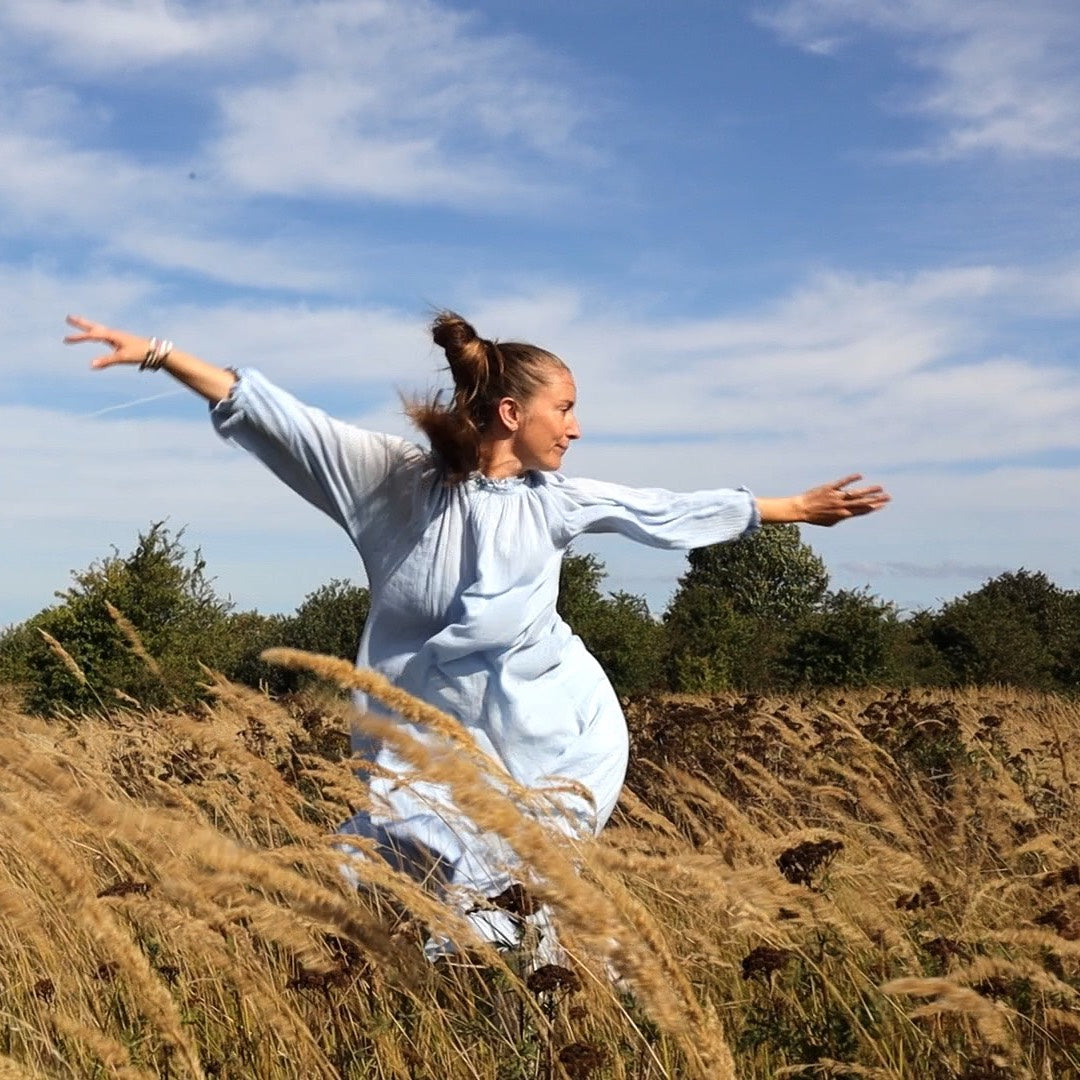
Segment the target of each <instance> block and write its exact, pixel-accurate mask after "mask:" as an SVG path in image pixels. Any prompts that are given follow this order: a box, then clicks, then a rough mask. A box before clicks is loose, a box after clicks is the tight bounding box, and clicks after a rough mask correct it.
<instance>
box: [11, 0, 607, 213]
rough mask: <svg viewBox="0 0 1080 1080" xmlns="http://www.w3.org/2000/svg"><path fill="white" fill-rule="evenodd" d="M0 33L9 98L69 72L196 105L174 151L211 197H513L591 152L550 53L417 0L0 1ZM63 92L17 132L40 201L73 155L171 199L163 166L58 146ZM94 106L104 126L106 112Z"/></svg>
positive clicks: (52, 92)
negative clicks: (193, 165) (194, 166)
mask: <svg viewBox="0 0 1080 1080" xmlns="http://www.w3.org/2000/svg"><path fill="white" fill-rule="evenodd" d="M0 32H2V33H4V34H5V35H6V38H7V40H6V42H5V44H3V45H2V46H0V50H2V51H0V55H4V54H6V55H7V58H8V59H9V61H10V63H11V65H12V66H13V67H14V68H15V69H16V70H17V71H18V75H17V76H13V75H10V74H9V76H8V79H7V82H8V83H9V86H8V91H9V96H10V94H12V93H14V94H15V95H16V96H17V97H21V98H23V99H27V98H38V97H45V98H49V99H50V100H59V99H60V98H62V97H63V93H64V92H63V91H62V90H60V89H57V88H58V87H62V86H63V85H64V84H65V83H69V82H71V81H75V82H76V83H78V82H80V81H82V82H84V83H88V84H89V85H91V86H94V87H95V88H96V89H98V90H99V91H100V90H102V89H108V88H124V87H127V88H128V89H134V88H135V87H138V88H140V90H143V91H144V92H146V93H147V94H149V95H151V96H153V95H154V94H160V93H167V94H171V95H173V96H180V97H181V98H185V99H187V100H188V101H189V102H190V103H191V104H196V103H198V104H199V105H200V107H203V108H206V109H208V110H209V112H208V119H207V123H206V124H205V125H204V130H203V133H202V136H201V138H199V139H198V140H197V142H196V144H195V145H186V146H185V144H184V143H183V142H182V141H178V142H177V144H176V145H175V146H174V151H175V152H184V151H185V150H186V153H187V155H188V158H189V160H191V161H192V162H198V165H199V169H200V170H202V171H205V172H207V173H209V174H211V175H213V176H214V178H215V188H216V189H218V196H219V197H221V196H224V198H225V199H228V198H236V197H238V196H244V195H250V194H252V193H257V194H263V195H266V194H269V195H286V196H295V195H303V196H326V195H329V196H338V197H341V196H349V197H355V196H363V197H369V198H376V199H383V200H387V201H391V202H407V203H412V202H424V203H428V204H435V205H443V206H447V205H448V206H456V207H470V208H483V209H491V208H492V207H493V206H495V205H497V204H505V205H513V206H514V208H515V210H517V211H518V212H520V211H522V210H523V209H524V208H525V207H526V206H529V205H532V204H533V203H535V202H537V201H538V200H541V199H544V198H547V197H549V196H550V195H552V193H553V192H555V191H557V190H558V189H559V181H558V179H557V176H556V172H557V170H553V169H552V166H553V164H557V163H559V162H563V163H564V164H566V165H572V166H573V167H574V168H575V169H580V168H581V167H582V166H583V165H585V164H596V163H597V161H598V160H599V158H598V155H597V152H596V151H595V149H593V148H592V147H591V146H590V145H589V142H588V140H587V139H586V138H585V137H584V135H583V125H584V123H585V121H586V120H587V119H588V116H587V113H588V109H587V108H586V107H585V106H584V105H583V104H582V103H581V102H580V101H578V100H575V96H574V93H573V91H572V90H570V89H569V86H570V81H571V80H570V77H569V76H570V74H571V73H570V72H569V70H568V68H567V66H566V65H565V64H563V63H561V62H560V61H559V60H558V59H557V58H555V57H553V56H551V55H544V54H543V53H542V52H541V51H540V50H538V49H537V48H536V47H535V46H534V45H533V44H532V43H530V42H527V41H525V40H523V39H519V38H516V37H513V36H508V35H498V34H494V33H491V32H488V31H485V30H484V29H483V28H482V27H481V26H480V25H479V23H478V22H477V21H476V20H475V19H471V18H469V17H467V16H465V15H462V14H460V13H457V12H454V11H452V10H451V9H449V8H447V7H446V6H444V5H440V4H436V3H433V2H430V0H398V2H394V3H390V2H388V0H323V2H321V3H319V2H315V0H296V2H287V0H273V2H270V3H266V2H264V0H259V2H257V3H256V2H255V0H231V2H230V3H228V4H226V5H224V6H223V7H219V8H211V7H210V6H203V5H190V6H187V7H184V6H180V5H167V4H165V3H161V2H159V3H152V4H148V5H147V4H138V3H132V2H131V0H79V2H77V3H71V2H64V0H42V2H40V3H39V2H37V0H33V2H30V0H18V2H15V3H13V4H10V5H7V6H6V7H5V8H4V10H3V11H0ZM42 48H44V52H45V55H46V56H47V57H49V58H50V59H51V62H52V66H51V68H50V66H49V65H40V64H38V65H35V66H34V67H32V68H31V67H30V65H28V64H26V62H25V61H26V56H27V54H28V53H29V52H31V51H32V52H33V53H34V54H35V55H38V56H40V54H41V49H42ZM579 79H580V76H579ZM50 80H51V82H50ZM70 104H71V106H72V107H71V108H69V109H68V110H66V114H65V111H64V110H59V111H56V110H54V111H52V112H51V113H50V115H49V117H48V119H49V120H50V121H51V128H52V130H51V135H52V140H51V141H50V143H49V144H48V145H45V146H41V147H35V146H33V145H29V146H24V149H29V150H30V151H31V152H34V151H40V152H38V153H33V158H34V160H35V163H36V170H37V171H38V172H39V173H40V174H42V178H43V179H44V180H45V181H46V183H45V184H44V186H43V188H41V189H40V190H36V189H37V185H34V188H35V191H34V192H33V193H32V194H34V195H35V197H36V198H38V199H49V197H50V195H52V193H53V192H54V191H55V188H56V181H57V177H56V176H55V175H54V174H55V173H56V172H59V171H60V170H64V168H65V164H66V163H67V161H68V159H71V158H72V157H73V156H77V157H79V158H81V160H75V161H73V162H71V164H74V165H75V166H76V167H77V171H76V173H75V176H82V177H86V176H94V177H95V178H96V181H97V182H99V183H101V184H102V185H103V186H104V188H105V189H106V190H108V191H111V193H112V196H113V197H112V199H111V201H112V203H113V204H114V205H122V206H127V207H130V205H131V202H130V201H129V200H126V199H120V200H118V199H117V196H118V195H121V194H122V188H128V189H134V188H135V187H136V186H137V181H138V180H139V178H140V176H144V177H145V180H146V181H149V182H150V184H148V185H147V186H146V187H145V188H143V197H141V198H139V199H137V200H136V203H135V205H136V206H142V205H145V203H146V201H147V199H146V193H148V192H154V191H157V192H158V195H159V197H158V199H157V200H156V201H157V202H158V204H159V205H165V204H166V203H175V202H176V201H177V200H176V199H175V196H176V195H179V194H180V192H179V191H177V190H171V191H169V190H167V191H165V192H161V191H160V188H158V187H157V186H156V184H155V183H154V182H155V181H160V180H164V179H167V177H166V175H165V174H164V171H163V170H161V169H157V170H149V169H147V168H146V166H145V164H141V163H140V162H139V161H138V160H137V159H136V158H135V157H125V156H123V155H120V154H117V153H111V154H102V153H98V154H94V153H91V152H86V151H83V152H82V153H81V155H76V154H75V151H76V147H78V146H79V145H80V143H81V142H82V140H83V138H84V136H85V126H83V125H84V124H85V121H86V117H85V115H83V116H79V115H78V113H79V112H80V111H81V108H82V106H81V105H80V104H79V102H78V101H77V100H74V101H72V102H71V103H70ZM23 115H24V114H23V110H21V109H17V108H11V109H8V110H7V124H8V131H7V135H8V137H9V139H11V140H15V141H17V140H18V139H19V138H20V137H21V138H22V139H23V141H24V143H25V142H26V141H27V140H28V139H29V138H30V137H31V136H32V135H39V134H40V132H39V131H38V127H39V126H40V121H41V120H42V117H41V115H40V110H38V113H37V114H35V116H34V117H31V119H30V121H29V122H27V121H26V120H25V119H20V118H22V117H23ZM35 120H36V121H37V123H35V122H34V121H35ZM97 120H98V123H99V124H101V125H102V126H103V128H106V129H107V127H108V114H107V113H103V114H102V115H99V116H98V117H97ZM80 122H81V123H80ZM61 131H66V132H68V133H69V138H70V144H71V145H70V146H67V147H65V146H64V145H62V142H61V138H60V132H61ZM14 149H17V148H16V147H10V148H9V150H14ZM5 156H7V155H5ZM9 160H22V159H21V157H18V156H15V157H10V158H9ZM541 163H544V164H545V165H546V167H545V168H544V169H539V168H536V166H537V165H538V164H541ZM102 166H104V167H102ZM118 170H119V172H118ZM155 173H156V175H155ZM178 178H179V174H177V176H176V177H174V178H173V182H174V183H175V181H176V179H178ZM21 179H22V180H25V172H23V173H22V175H21ZM70 187H71V184H70V183H69V184H68V185H67V188H66V190H68V191H69V190H70ZM221 189H224V190H223V191H222V190H221ZM12 194H13V193H11V192H9V193H8V195H9V197H11V196H12ZM28 194H31V193H27V192H24V193H23V195H24V198H25V197H26V196H27V195H28ZM170 196H172V197H171V198H170ZM187 197H188V199H190V198H191V197H192V192H190V191H189V192H188V193H187ZM53 201H54V202H56V201H58V200H55V199H54V200H53ZM95 201H105V200H104V199H103V198H101V196H100V195H98V197H97V199H96V200H95Z"/></svg>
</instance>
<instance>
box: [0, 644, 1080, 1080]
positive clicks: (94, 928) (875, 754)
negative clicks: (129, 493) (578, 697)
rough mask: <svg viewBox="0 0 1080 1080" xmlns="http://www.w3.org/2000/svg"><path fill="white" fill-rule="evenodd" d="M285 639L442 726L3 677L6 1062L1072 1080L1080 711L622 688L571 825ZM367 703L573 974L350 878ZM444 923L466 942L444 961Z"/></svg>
mask: <svg viewBox="0 0 1080 1080" xmlns="http://www.w3.org/2000/svg"><path fill="white" fill-rule="evenodd" d="M130 630H131V635H132V636H131V638H130V640H131V642H132V649H133V651H135V652H138V649H139V648H141V645H140V644H139V642H138V637H137V633H136V632H135V631H134V628H130ZM56 647H57V648H61V649H62V648H63V646H62V644H61V643H59V642H57V643H56ZM276 659H277V660H278V661H279V662H285V663H290V664H294V665H304V666H307V667H310V668H312V669H314V670H316V671H318V672H319V673H320V674H322V675H323V676H325V677H327V678H328V679H330V680H333V681H334V682H336V683H338V684H339V685H342V686H361V687H362V688H363V689H365V690H367V691H368V692H370V693H373V694H375V695H376V696H382V697H383V698H385V699H389V700H390V702H391V703H392V704H393V706H394V707H395V708H397V709H398V710H399V711H402V712H406V713H408V714H409V715H410V716H411V717H412V718H413V719H414V720H415V721H416V722H418V723H421V724H424V725H425V726H426V727H427V729H428V730H429V731H431V732H432V733H433V737H432V738H431V739H429V740H425V742H424V743H423V744H420V743H417V742H414V741H412V740H410V739H408V738H406V737H404V736H402V735H401V734H400V731H399V730H398V729H396V728H394V727H393V726H390V725H387V724H386V723H385V721H380V720H378V719H376V718H373V717H367V718H356V717H352V716H351V715H350V713H349V710H348V708H347V706H346V705H345V704H344V703H343V702H342V701H341V700H340V699H338V698H337V697H335V696H334V695H332V694H331V693H330V692H326V693H325V694H321V695H319V694H311V695H308V696H306V697H305V698H303V699H293V700H290V701H288V702H275V701H272V700H270V699H269V698H267V697H266V696H264V695H261V694H259V693H256V692H254V691H251V690H248V689H246V688H243V687H240V686H236V685H233V684H229V683H227V682H225V681H224V680H221V679H218V678H216V677H211V676H208V679H210V681H211V684H212V688H213V699H212V703H211V704H209V705H207V706H206V707H205V708H204V709H203V710H201V711H200V712H199V713H197V714H188V713H183V712H179V711H176V712H155V711H144V710H141V709H138V708H133V707H128V708H116V709H109V710H105V709H104V708H103V709H102V710H101V711H100V712H99V713H98V714H96V715H89V716H80V717H74V716H60V717H56V718H54V719H50V720H45V719H41V718H35V717H32V716H29V715H27V714H26V713H24V712H23V711H22V710H21V709H20V707H19V705H18V702H17V699H16V697H15V695H14V694H13V693H12V692H11V691H10V690H4V691H3V693H0V855H2V859H0V987H2V991H3V993H2V998H0V1000H2V1002H3V1026H2V1028H0V1078H3V1077H7V1076H12V1077H94V1076H102V1077H105V1076H109V1077H112V1076H116V1077H140V1078H145V1077H232V1078H241V1077H243V1078H259V1080H264V1078H265V1080H279V1078H281V1080H284V1078H293V1077H295V1078H309V1077H349V1078H352V1077H356V1078H369V1077H370V1078H376V1077H377V1078H401V1080H422V1078H430V1080H434V1078H436V1077H438V1078H440V1080H442V1078H448V1080H452V1078H458V1077H460V1078H485V1080H486V1078H490V1080H526V1078H556V1077H564V1078H569V1080H583V1078H588V1077H594V1078H596V1080H602V1078H631V1077H632V1078H642V1080H659V1078H662V1077H668V1078H679V1080H682V1078H702V1080H720V1078H724V1077H734V1076H737V1077H739V1078H753V1080H756V1078H765V1077H781V1076H808V1077H826V1076H832V1077H881V1078H885V1077H888V1078H903V1077H912V1078H924V1077H925V1078H934V1080H936V1078H941V1080H946V1078H948V1080H961V1078H962V1080H988V1078H991V1077H1024V1076H1029V1077H1032V1078H1040V1080H1041V1078H1044V1077H1055V1078H1056V1077H1067V1076H1071V1075H1080V1049H1078V1040H1080V1011H1078V1009H1077V1004H1078V1002H1077V994H1078V989H1080V855H1078V853H1077V850H1076V837H1077V835H1078V829H1077V826H1078V825H1080V814H1078V800H1077V784H1078V783H1080V780H1078V779H1077V778H1078V777H1080V706H1077V705H1076V704H1074V703H1072V702H1068V701H1065V700H1062V699H1057V698H1053V697H1043V696H1037V695H1030V694H1021V693H1014V692H1010V691H1008V690H998V691H993V692H976V691H971V692H966V693H963V694H957V695H952V696H949V697H946V696H945V695H942V694H940V693H936V692H934V693H929V692H928V693H919V694H916V695H902V694H896V693H888V694H885V693H871V692H860V693H858V694H844V695H834V696H832V697H829V698H813V699H805V700H803V699H798V698H795V699H789V700H781V699H765V698H738V697H726V698H712V699H689V698H673V697H669V698H663V699H652V700H647V701H643V702H639V703H637V704H635V705H634V706H633V707H632V708H631V710H630V714H629V718H630V722H631V729H632V733H633V737H634V762H633V766H632V770H631V775H630V778H629V781H630V782H629V786H628V789H627V792H626V794H625V797H624V799H623V801H622V803H621V805H620V809H619V811H618V813H617V815H616V819H615V821H614V822H613V823H612V825H611V826H609V828H608V829H607V830H606V832H605V833H604V834H603V836H602V837H601V838H600V839H598V840H596V841H589V842H584V841H583V842H580V843H573V844H571V842H570V841H568V840H566V839H565V838H561V837H557V836H555V835H553V834H552V833H550V832H549V831H548V830H547V829H546V828H544V827H543V826H542V825H541V824H540V823H539V818H540V817H542V813H541V812H540V811H541V809H542V808H541V807H540V806H539V805H538V804H536V803H535V801H534V796H531V795H530V794H529V793H527V792H524V791H521V790H518V789H516V788H515V787H514V785H513V784H512V783H509V782H508V778H507V777H506V775H505V773H503V772H501V771H500V770H499V769H498V768H495V767H493V766H492V765H491V764H490V763H488V762H486V761H485V760H484V759H483V758H482V757H481V756H480V755H478V754H476V753H475V751H474V750H473V748H472V747H471V746H469V745H468V744H466V743H464V742H463V741H462V738H461V734H460V731H459V730H458V729H457V728H456V726H455V725H454V723H453V721H452V720H450V718H448V717H444V716H441V715H439V714H437V713H434V711H432V710H430V709H429V708H428V707H426V706H423V705H422V704H420V703H415V702H410V701H406V700H404V699H398V698H395V696H394V695H395V694H400V692H399V691H395V690H394V688H392V687H389V686H387V685H384V684H383V683H382V682H380V681H379V679H378V677H377V676H373V675H371V674H370V673H364V672H356V671H355V670H354V669H353V668H352V667H351V665H349V664H346V663H341V662H338V661H333V660H330V659H328V658H318V657H310V656H306V655H304V654H296V653H279V654H278V655H277V656H276ZM72 662H73V663H75V660H72ZM103 696H104V695H103ZM410 710H411V711H410ZM352 723H358V724H360V725H361V726H363V727H364V728H365V729H366V730H367V731H368V732H370V733H371V734H375V735H378V736H379V737H382V738H387V739H390V740H392V741H393V743H394V746H395V749H396V750H397V751H398V753H399V755H400V756H401V757H402V758H404V759H405V760H406V761H407V762H408V763H409V765H410V767H411V768H412V769H413V770H414V772H415V774H416V775H417V776H420V777H423V778H425V779H428V780H433V781H437V782H439V783H441V784H445V785H446V786H447V787H448V788H449V789H450V790H451V791H452V792H453V795H454V798H455V800H456V801H457V803H458V804H459V805H460V806H461V807H462V808H463V809H464V810H465V811H466V812H467V813H468V814H469V815H470V816H471V817H472V818H473V819H474V820H475V821H476V822H477V823H478V824H479V825H481V826H482V827H483V828H486V829H491V830H494V831H497V832H498V833H499V834H500V835H501V836H502V837H503V838H504V839H505V840H506V842H507V843H508V844H509V845H510V846H511V847H512V848H513V849H514V851H515V852H516V853H517V855H518V857H519V858H520V860H521V872H520V878H521V882H522V884H523V885H524V886H525V887H526V888H527V890H528V891H529V893H530V894H531V895H532V896H533V897H534V898H535V899H537V900H539V901H542V902H544V903H546V904H547V905H548V906H549V907H550V909H551V910H552V912H553V914H554V919H555V922H556V924H557V926H558V928H559V934H560V939H561V941H562V943H563V944H564V945H565V947H566V949H567V953H568V955H569V957H570V959H569V961H568V963H567V965H566V967H565V968H563V967H558V968H552V967H547V968H540V969H539V970H536V969H535V963H534V962H533V961H531V960H530V957H529V955H528V952H527V950H524V951H521V952H517V953H514V952H511V953H505V954H500V953H497V952H495V951H494V950H493V949H491V948H490V947H486V946H483V945H482V944H480V943H478V942H474V941H472V940H471V938H470V937H469V934H470V931H469V927H468V925H467V923H466V922H465V921H464V920H463V918H462V916H461V915H460V914H459V913H457V912H455V911H454V910H452V909H451V908H449V907H447V906H446V905H444V904H442V903H441V902H440V901H439V900H438V898H437V897H435V896H434V895H433V894H432V893H430V892H428V891H426V890H425V889H423V888H421V887H419V886H418V885H417V884H416V883H415V882H413V881H412V880H411V879H409V878H407V877H404V876H403V875H401V874H399V873H397V872H395V871H394V870H392V869H391V868H390V867H388V866H387V865H386V864H384V863H382V862H381V861H380V860H378V859H377V858H375V857H371V858H366V859H358V860H354V861H353V863H352V866H353V869H355V871H356V872H357V873H358V874H359V875H360V876H361V878H363V879H364V880H365V881H366V883H367V887H366V888H365V889H363V890H361V891H359V892H357V891H355V890H353V889H351V888H350V887H349V886H348V885H347V884H346V881H345V879H344V877H343V875H342V873H341V862H342V859H343V856H342V854H341V853H340V851H339V850H338V849H337V848H336V846H335V837H334V829H335V828H336V826H337V825H338V824H339V823H340V822H341V821H342V820H344V819H346V818H347V817H349V816H351V814H352V813H354V812H355V811H356V809H357V808H359V807H361V806H363V805H364V804H365V800H366V797H367V792H366V788H365V785H364V782H363V780H362V779H358V777H357V776H356V775H355V774H354V768H353V767H354V764H355V763H353V762H350V761H349V760H348V759H347V758H343V757H342V756H341V755H340V753H338V752H335V751H334V750H333V749H332V748H333V747H336V746H339V745H340V738H341V733H342V732H343V731H345V730H347V728H348V726H349V725H350V724H352ZM357 846H359V847H361V848H363V847H364V845H363V842H358V843H357ZM430 934H445V935H448V936H450V937H451V938H453V939H455V940H457V941H459V942H460V943H461V944H462V945H463V949H462V952H461V953H460V954H459V955H457V956H455V957H452V958H450V959H449V960H444V961H440V962H438V963H435V964H431V963H428V962H427V961H426V960H425V959H424V958H423V951H422V945H423V942H424V940H425V939H426V938H427V936H428V935H430Z"/></svg>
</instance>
